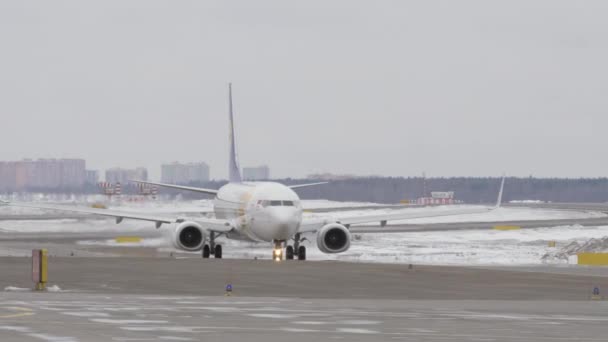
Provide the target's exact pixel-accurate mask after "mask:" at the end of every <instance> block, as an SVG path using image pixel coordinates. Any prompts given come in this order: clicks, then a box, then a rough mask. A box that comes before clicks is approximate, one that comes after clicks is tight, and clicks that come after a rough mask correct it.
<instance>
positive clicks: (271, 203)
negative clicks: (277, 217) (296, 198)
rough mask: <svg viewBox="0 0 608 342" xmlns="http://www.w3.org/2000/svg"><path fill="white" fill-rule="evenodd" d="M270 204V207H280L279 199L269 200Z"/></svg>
mask: <svg viewBox="0 0 608 342" xmlns="http://www.w3.org/2000/svg"><path fill="white" fill-rule="evenodd" d="M270 206H272V207H280V206H281V201H270Z"/></svg>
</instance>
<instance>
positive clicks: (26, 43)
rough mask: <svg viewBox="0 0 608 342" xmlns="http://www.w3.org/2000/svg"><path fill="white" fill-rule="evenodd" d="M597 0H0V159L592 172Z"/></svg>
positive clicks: (600, 169) (97, 164) (598, 70)
mask: <svg viewBox="0 0 608 342" xmlns="http://www.w3.org/2000/svg"><path fill="white" fill-rule="evenodd" d="M607 18H608V1H603V0H600V1H556V0H547V1H529V0H525V1H484V0H480V1H451V0H446V1H403V0H396V1H372V0H366V1H353V0H345V1H327V0H319V1H310V0H306V1H285V0H277V1H260V0H256V1H249V0H243V1H226V0H221V1H198V0H197V1H151V0H145V1H124V0H119V1H95V2H91V1H21V0H12V1H11V0H0V49H1V50H0V119H1V127H2V130H1V133H0V137H1V139H0V146H2V148H1V149H0V160H16V159H21V158H26V157H28V158H39V157H57V158H62V157H82V158H85V159H86V160H87V165H88V167H89V168H94V169H105V168H109V167H115V166H121V167H135V166H146V167H148V168H149V170H150V173H151V175H152V177H153V178H158V177H159V176H160V175H159V174H160V164H161V163H162V162H171V161H182V162H189V161H206V162H207V163H209V164H210V166H211V176H212V177H213V178H225V177H226V176H227V164H228V155H227V154H228V134H227V127H228V121H227V83H228V82H230V81H231V82H233V84H234V85H233V88H234V99H235V115H236V127H237V138H238V151H239V154H240V162H241V166H251V165H259V164H268V165H269V166H270V167H271V173H272V176H273V177H287V176H291V177H302V176H305V175H307V174H309V173H312V172H334V173H353V174H358V175H368V174H376V175H387V176H415V175H420V174H421V173H422V172H423V171H426V172H427V174H428V175H429V176H452V175H454V176H490V175H494V176H496V175H500V174H501V173H502V172H503V171H505V172H507V173H508V174H509V175H513V176H528V175H535V176H558V177H561V176H568V177H578V176H608V151H607V150H608V144H607V142H608V138H607V134H606V131H607V128H608V20H607Z"/></svg>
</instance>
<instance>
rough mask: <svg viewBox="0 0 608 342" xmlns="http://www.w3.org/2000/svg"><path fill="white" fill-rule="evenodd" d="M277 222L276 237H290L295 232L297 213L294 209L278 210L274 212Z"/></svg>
mask: <svg viewBox="0 0 608 342" xmlns="http://www.w3.org/2000/svg"><path fill="white" fill-rule="evenodd" d="M272 217H273V220H272V221H273V222H274V223H275V234H274V235H275V239H277V240H285V239H289V238H291V237H292V236H293V234H295V231H296V229H297V225H298V220H297V217H296V213H295V212H294V211H292V210H277V211H275V212H274V213H273V214H272Z"/></svg>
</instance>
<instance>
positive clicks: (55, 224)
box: [0, 219, 154, 234]
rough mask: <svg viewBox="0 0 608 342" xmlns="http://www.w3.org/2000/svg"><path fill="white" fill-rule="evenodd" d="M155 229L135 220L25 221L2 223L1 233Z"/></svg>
mask: <svg viewBox="0 0 608 342" xmlns="http://www.w3.org/2000/svg"><path fill="white" fill-rule="evenodd" d="M153 229H154V224H153V223H150V222H141V221H134V220H125V221H124V222H123V223H121V224H116V223H115V222H114V220H113V219H101V220H77V219H61V220H32V221H29V220H23V221H21V220H20V221H0V233H8V232H14V233H32V234H35V233H97V232H117V233H118V232H120V233H129V232H133V233H137V232H146V231H148V232H149V231H150V230H153Z"/></svg>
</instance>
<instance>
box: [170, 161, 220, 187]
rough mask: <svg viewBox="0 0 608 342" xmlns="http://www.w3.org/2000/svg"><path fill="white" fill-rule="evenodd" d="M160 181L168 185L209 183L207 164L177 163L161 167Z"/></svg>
mask: <svg viewBox="0 0 608 342" xmlns="http://www.w3.org/2000/svg"><path fill="white" fill-rule="evenodd" d="M160 171H161V176H160V177H161V181H162V182H163V183H169V184H189V183H203V182H208V181H209V165H207V163H203V162H200V163H178V162H173V163H170V164H163V165H161V170H160Z"/></svg>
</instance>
